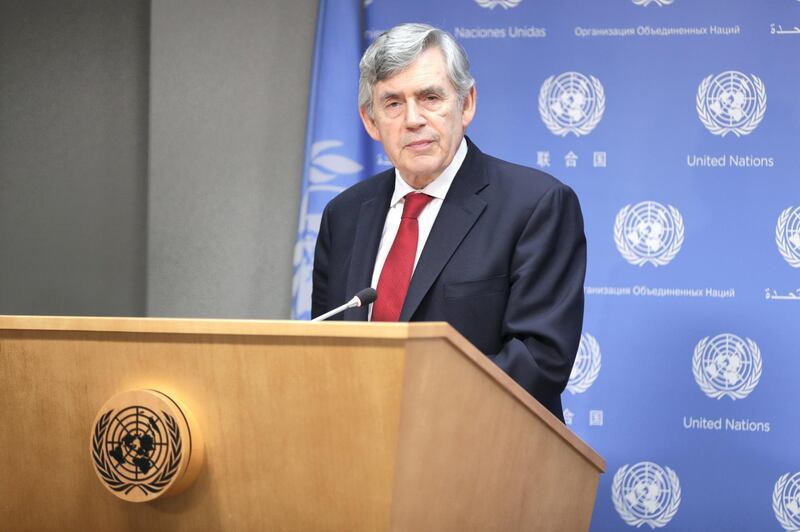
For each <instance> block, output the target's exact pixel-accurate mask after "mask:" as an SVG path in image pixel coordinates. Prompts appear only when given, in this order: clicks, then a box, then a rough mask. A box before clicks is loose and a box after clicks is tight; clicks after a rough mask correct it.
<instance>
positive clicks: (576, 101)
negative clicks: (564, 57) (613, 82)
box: [539, 72, 606, 137]
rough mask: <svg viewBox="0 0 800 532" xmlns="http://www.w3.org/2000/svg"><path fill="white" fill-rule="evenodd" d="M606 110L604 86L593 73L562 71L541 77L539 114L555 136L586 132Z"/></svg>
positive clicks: (592, 127)
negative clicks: (554, 74) (586, 74)
mask: <svg viewBox="0 0 800 532" xmlns="http://www.w3.org/2000/svg"><path fill="white" fill-rule="evenodd" d="M605 109H606V96H605V92H604V91H603V85H602V84H601V83H600V80H598V79H597V78H596V77H594V76H589V77H586V76H584V75H583V74H581V73H580V72H564V73H563V74H560V75H558V76H550V77H549V78H547V79H546V80H544V83H542V88H541V89H540V90H539V114H540V115H541V117H542V122H544V125H545V126H547V129H549V130H550V131H551V132H552V133H553V134H554V135H559V136H562V137H566V136H567V134H568V133H573V134H574V135H575V136H576V137H580V136H581V135H588V134H589V133H590V132H591V131H592V130H593V129H594V128H595V126H597V124H598V123H599V122H600V119H601V118H603V112H604V111H605Z"/></svg>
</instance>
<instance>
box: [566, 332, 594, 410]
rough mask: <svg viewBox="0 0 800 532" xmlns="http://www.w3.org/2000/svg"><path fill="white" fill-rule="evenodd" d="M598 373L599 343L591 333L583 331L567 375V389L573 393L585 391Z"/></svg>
mask: <svg viewBox="0 0 800 532" xmlns="http://www.w3.org/2000/svg"><path fill="white" fill-rule="evenodd" d="M599 374H600V344H598V343H597V340H596V339H595V337H594V336H592V335H591V334H589V333H583V334H581V343H580V345H578V353H577V355H576V356H575V363H574V364H573V365H572V372H571V373H570V375H569V382H568V383H567V391H568V392H569V393H571V394H573V395H575V394H576V393H583V392H585V391H586V390H588V389H589V387H590V386H591V385H592V384H593V383H594V381H595V380H596V379H597V375H599Z"/></svg>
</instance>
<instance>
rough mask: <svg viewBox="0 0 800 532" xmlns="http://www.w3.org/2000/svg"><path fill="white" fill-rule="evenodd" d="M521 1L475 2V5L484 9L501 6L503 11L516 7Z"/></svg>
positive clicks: (476, 0) (485, 0) (483, 0)
mask: <svg viewBox="0 0 800 532" xmlns="http://www.w3.org/2000/svg"><path fill="white" fill-rule="evenodd" d="M520 2H522V0H475V3H476V4H478V5H479V6H481V7H485V8H486V9H494V8H496V7H497V6H501V7H502V8H503V9H508V8H510V7H517V6H518V5H519V3H520Z"/></svg>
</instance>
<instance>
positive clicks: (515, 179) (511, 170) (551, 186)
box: [483, 154, 571, 201]
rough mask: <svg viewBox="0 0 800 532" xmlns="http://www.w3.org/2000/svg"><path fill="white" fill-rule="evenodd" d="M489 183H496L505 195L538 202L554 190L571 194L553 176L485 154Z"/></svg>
mask: <svg viewBox="0 0 800 532" xmlns="http://www.w3.org/2000/svg"><path fill="white" fill-rule="evenodd" d="M483 157H484V164H485V168H486V172H487V173H488V176H489V182H490V183H494V184H496V185H497V186H498V188H500V189H501V190H502V191H503V192H504V194H505V195H511V196H512V197H519V198H520V199H525V198H527V199H528V200H534V201H535V200H536V199H538V198H541V197H542V196H544V195H545V194H547V193H549V192H551V191H554V190H563V191H565V192H571V189H570V188H569V187H568V186H567V185H565V184H564V183H563V182H561V181H560V180H559V179H557V178H555V177H553V176H552V175H550V174H548V173H546V172H543V171H541V170H537V169H536V168H530V167H528V166H523V165H521V164H516V163H512V162H509V161H505V160H503V159H499V158H497V157H493V156H491V155H486V154H483Z"/></svg>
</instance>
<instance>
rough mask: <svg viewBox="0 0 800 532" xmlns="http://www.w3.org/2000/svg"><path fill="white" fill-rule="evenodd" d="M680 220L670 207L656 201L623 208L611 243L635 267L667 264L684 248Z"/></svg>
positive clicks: (618, 216)
mask: <svg viewBox="0 0 800 532" xmlns="http://www.w3.org/2000/svg"><path fill="white" fill-rule="evenodd" d="M683 235H684V228H683V217H682V216H681V213H680V212H678V209H676V208H675V207H673V206H672V205H668V206H666V207H665V206H664V205H661V204H660V203H657V202H655V201H643V202H641V203H637V204H636V205H633V206H631V205H626V206H625V207H623V208H622V209H620V211H619V213H617V218H616V222H615V223H614V243H615V244H616V246H617V250H618V251H619V253H620V255H622V258H624V259H625V260H626V261H628V262H629V263H631V264H633V265H634V266H644V265H645V264H647V263H648V262H649V263H650V264H652V265H653V266H656V267H658V266H664V265H666V264H669V262H670V261H672V259H674V258H675V256H676V255H677V254H678V252H679V251H680V250H681V246H682V245H683Z"/></svg>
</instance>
